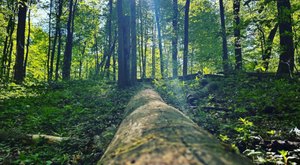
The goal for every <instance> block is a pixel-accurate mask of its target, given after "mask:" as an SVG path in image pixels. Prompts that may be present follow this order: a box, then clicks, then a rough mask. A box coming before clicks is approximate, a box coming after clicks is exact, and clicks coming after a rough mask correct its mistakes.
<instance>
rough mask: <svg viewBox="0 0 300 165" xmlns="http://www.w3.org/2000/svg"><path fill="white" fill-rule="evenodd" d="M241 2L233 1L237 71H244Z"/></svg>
mask: <svg viewBox="0 0 300 165" xmlns="http://www.w3.org/2000/svg"><path fill="white" fill-rule="evenodd" d="M240 8H241V0H234V1H233V16H234V23H233V27H234V53H235V69H236V70H242V67H243V59H242V46H241V30H240V29H241V27H240V26H241V25H240V24H241V23H240V22H241V21H240Z"/></svg>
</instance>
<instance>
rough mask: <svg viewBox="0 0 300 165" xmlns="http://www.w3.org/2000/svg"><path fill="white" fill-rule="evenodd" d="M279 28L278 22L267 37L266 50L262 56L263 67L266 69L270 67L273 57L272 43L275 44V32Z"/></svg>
mask: <svg viewBox="0 0 300 165" xmlns="http://www.w3.org/2000/svg"><path fill="white" fill-rule="evenodd" d="M277 29H278V23H276V24H275V26H274V28H273V29H272V30H271V32H270V34H269V36H268V38H267V42H266V50H265V53H264V55H263V57H262V60H263V67H264V68H265V70H266V71H267V70H268V69H269V60H270V58H271V53H272V45H273V41H274V38H275V34H276V32H277Z"/></svg>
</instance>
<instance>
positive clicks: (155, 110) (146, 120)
mask: <svg viewBox="0 0 300 165" xmlns="http://www.w3.org/2000/svg"><path fill="white" fill-rule="evenodd" d="M126 115H127V117H126V118H125V119H124V121H123V122H122V123H121V125H120V127H119V129H118V131H117V133H116V135H115V137H114V138H113V140H112V142H111V143H110V145H109V147H108V148H107V150H106V152H105V153H104V155H103V156H102V158H101V160H100V161H99V162H98V165H101V164H105V165H111V164H122V165H123V164H143V165H144V164H152V165H154V164H160V165H176V164H178V165H186V164H231V165H232V164H241V163H242V164H251V162H250V161H249V160H248V159H247V158H244V157H242V156H240V155H237V154H234V153H232V152H230V151H228V149H227V150H226V148H225V147H224V146H223V145H221V144H220V143H219V142H218V140H217V139H216V138H215V137H213V136H212V135H211V134H209V133H208V132H207V131H205V130H203V129H202V128H200V127H199V126H198V125H196V124H195V123H194V122H193V121H191V120H190V119H189V118H188V117H186V116H185V115H184V114H183V113H182V112H180V111H179V110H177V109H175V108H173V107H171V106H169V105H167V104H166V103H164V101H163V100H162V98H161V97H160V96H159V95H158V94H157V93H156V92H154V91H152V90H150V89H146V90H143V91H141V92H139V93H138V94H137V95H136V96H135V97H133V98H132V99H131V101H130V102H129V104H128V105H127V109H126Z"/></svg>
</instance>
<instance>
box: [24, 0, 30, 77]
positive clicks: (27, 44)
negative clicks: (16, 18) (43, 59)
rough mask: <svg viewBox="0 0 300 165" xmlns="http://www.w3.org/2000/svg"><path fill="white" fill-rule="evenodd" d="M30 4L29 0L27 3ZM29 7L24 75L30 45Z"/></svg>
mask: <svg viewBox="0 0 300 165" xmlns="http://www.w3.org/2000/svg"><path fill="white" fill-rule="evenodd" d="M29 5H31V2H30V3H29ZM30 14H31V9H29V10H28V34H27V43H26V55H25V61H24V66H23V69H24V71H23V72H24V73H23V74H24V76H26V68H27V62H28V55H29V46H30V33H31V18H30V17H31V15H30Z"/></svg>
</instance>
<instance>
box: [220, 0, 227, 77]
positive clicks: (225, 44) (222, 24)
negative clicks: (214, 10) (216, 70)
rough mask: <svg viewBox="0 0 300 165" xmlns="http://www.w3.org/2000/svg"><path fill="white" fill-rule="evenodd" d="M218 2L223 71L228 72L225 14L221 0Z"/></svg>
mask: <svg viewBox="0 0 300 165" xmlns="http://www.w3.org/2000/svg"><path fill="white" fill-rule="evenodd" d="M219 4H220V19H221V32H222V47H223V56H222V59H223V71H224V73H226V74H227V73H228V72H229V59H228V48H227V37H226V27H225V14H224V5H223V0H219Z"/></svg>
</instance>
